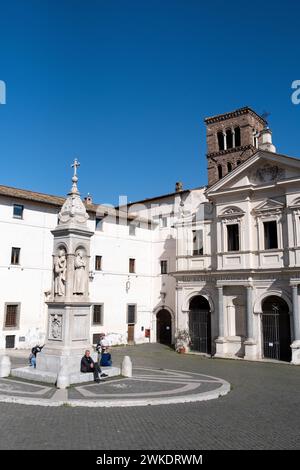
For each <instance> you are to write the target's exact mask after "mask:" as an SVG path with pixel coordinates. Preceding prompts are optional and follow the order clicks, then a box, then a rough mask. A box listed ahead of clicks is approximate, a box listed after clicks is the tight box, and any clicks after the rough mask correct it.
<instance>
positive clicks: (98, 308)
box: [93, 304, 103, 325]
mask: <svg viewBox="0 0 300 470" xmlns="http://www.w3.org/2000/svg"><path fill="white" fill-rule="evenodd" d="M93 325H103V304H98V305H93Z"/></svg>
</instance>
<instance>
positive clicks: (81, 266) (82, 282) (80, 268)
mask: <svg viewBox="0 0 300 470" xmlns="http://www.w3.org/2000/svg"><path fill="white" fill-rule="evenodd" d="M74 270H75V271H74V289H73V293H74V294H78V295H83V294H84V293H85V289H86V260H85V256H84V251H83V250H82V249H79V250H77V252H76V255H75V261H74Z"/></svg>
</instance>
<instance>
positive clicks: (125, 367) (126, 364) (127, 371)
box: [121, 356, 132, 377]
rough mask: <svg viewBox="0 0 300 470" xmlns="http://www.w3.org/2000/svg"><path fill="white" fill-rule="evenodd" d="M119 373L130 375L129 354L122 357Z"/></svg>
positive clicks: (130, 363)
mask: <svg viewBox="0 0 300 470" xmlns="http://www.w3.org/2000/svg"><path fill="white" fill-rule="evenodd" d="M121 375H123V377H132V362H131V359H130V357H129V356H125V357H124V359H123V362H122V366H121Z"/></svg>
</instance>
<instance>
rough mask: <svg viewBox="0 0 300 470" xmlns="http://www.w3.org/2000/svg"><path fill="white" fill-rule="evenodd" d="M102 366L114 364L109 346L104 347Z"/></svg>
mask: <svg viewBox="0 0 300 470" xmlns="http://www.w3.org/2000/svg"><path fill="white" fill-rule="evenodd" d="M100 366H102V367H111V366H112V359H111V354H110V352H109V351H108V349H107V348H102V354H101V362H100Z"/></svg>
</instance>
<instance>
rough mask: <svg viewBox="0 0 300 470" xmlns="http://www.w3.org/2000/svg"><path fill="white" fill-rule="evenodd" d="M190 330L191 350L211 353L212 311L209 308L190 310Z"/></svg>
mask: <svg viewBox="0 0 300 470" xmlns="http://www.w3.org/2000/svg"><path fill="white" fill-rule="evenodd" d="M189 331H190V337H191V344H190V349H191V351H198V352H202V353H206V354H211V326H210V312H209V311H207V310H190V314H189Z"/></svg>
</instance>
